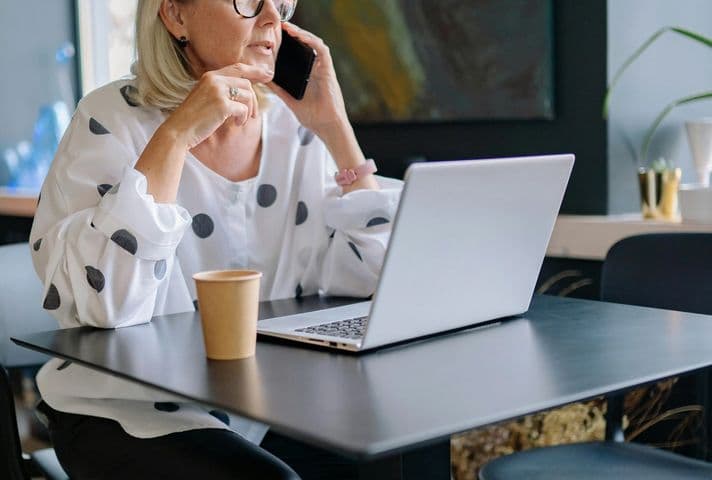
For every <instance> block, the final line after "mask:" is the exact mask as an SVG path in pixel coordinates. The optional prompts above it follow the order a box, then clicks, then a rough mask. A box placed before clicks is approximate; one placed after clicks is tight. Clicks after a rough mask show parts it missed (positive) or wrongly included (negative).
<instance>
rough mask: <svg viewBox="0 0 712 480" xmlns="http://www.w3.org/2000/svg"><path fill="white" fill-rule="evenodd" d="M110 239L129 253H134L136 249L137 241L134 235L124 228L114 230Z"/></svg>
mask: <svg viewBox="0 0 712 480" xmlns="http://www.w3.org/2000/svg"><path fill="white" fill-rule="evenodd" d="M111 240H113V241H114V243H116V244H117V245H118V246H119V247H121V248H123V249H124V250H126V251H127V252H129V253H130V254H131V255H136V251H137V250H138V242H137V241H136V237H134V236H133V235H131V233H129V231H128V230H124V229H123V228H122V229H121V230H117V231H115V232H114V234H113V235H112V236H111Z"/></svg>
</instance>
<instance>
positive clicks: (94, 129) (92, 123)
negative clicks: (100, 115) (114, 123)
mask: <svg viewBox="0 0 712 480" xmlns="http://www.w3.org/2000/svg"><path fill="white" fill-rule="evenodd" d="M89 130H90V131H91V133H93V134H94V135H106V134H107V133H109V131H108V130H107V129H106V128H105V127H104V125H102V124H101V123H99V122H97V121H96V120H95V119H94V117H92V118H90V119H89Z"/></svg>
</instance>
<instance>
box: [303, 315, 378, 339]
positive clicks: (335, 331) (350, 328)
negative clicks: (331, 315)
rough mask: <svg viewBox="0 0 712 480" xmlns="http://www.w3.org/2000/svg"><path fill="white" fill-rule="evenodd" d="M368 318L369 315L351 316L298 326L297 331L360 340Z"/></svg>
mask: <svg viewBox="0 0 712 480" xmlns="http://www.w3.org/2000/svg"><path fill="white" fill-rule="evenodd" d="M367 318H368V317H356V318H349V319H348V320H338V321H336V322H329V323H322V324H321V325H314V326H312V327H304V328H297V329H295V331H297V332H303V333H316V334H317V335H328V336H330V337H340V338H350V339H354V340H358V339H359V338H362V337H363V334H364V332H365V330H366V319H367Z"/></svg>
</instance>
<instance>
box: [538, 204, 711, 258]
mask: <svg viewBox="0 0 712 480" xmlns="http://www.w3.org/2000/svg"><path fill="white" fill-rule="evenodd" d="M663 232H712V224H701V223H671V222H662V221H657V220H643V218H642V216H641V215H640V214H621V215H605V216H595V215H559V217H558V219H557V220H556V225H555V226H554V232H553V233H552V235H551V240H550V241H549V247H548V248H547V251H546V255H547V256H549V257H560V258H578V259H582V260H603V259H604V258H605V257H606V253H608V250H609V249H610V248H611V247H612V246H613V244H614V243H616V242H617V241H618V240H621V239H622V238H625V237H629V236H631V235H637V234H641V233H663Z"/></svg>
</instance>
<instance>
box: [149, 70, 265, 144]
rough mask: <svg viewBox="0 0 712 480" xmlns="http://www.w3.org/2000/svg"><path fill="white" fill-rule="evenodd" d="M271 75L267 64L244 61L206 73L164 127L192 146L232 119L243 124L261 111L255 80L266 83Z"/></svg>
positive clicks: (238, 123)
mask: <svg viewBox="0 0 712 480" xmlns="http://www.w3.org/2000/svg"><path fill="white" fill-rule="evenodd" d="M272 75H273V72H272V71H271V70H270V69H269V68H268V67H267V66H266V65H247V64H244V63H237V64H235V65H229V66H227V67H224V68H221V69H220V70H214V71H209V72H206V73H204V74H203V75H202V76H201V77H200V79H199V80H198V82H197V83H196V84H195V86H194V87H193V90H191V92H190V94H188V96H187V97H186V99H185V100H184V101H183V103H182V104H181V105H180V106H179V107H178V108H177V109H175V111H174V112H173V113H171V115H170V116H169V117H168V119H167V120H166V121H165V122H164V123H163V125H162V126H161V129H162V130H164V131H169V132H171V133H172V136H173V137H174V138H176V139H177V140H179V141H181V142H182V143H184V145H185V147H186V148H187V149H191V148H193V147H195V146H197V145H198V144H200V143H201V142H202V141H203V140H205V139H206V138H208V137H209V136H210V135H212V134H213V132H215V130H217V129H218V128H219V127H220V126H221V125H222V124H223V123H225V122H226V121H227V120H228V119H230V118H232V119H233V120H234V121H235V123H236V124H237V125H240V126H242V125H244V124H245V123H246V122H247V120H249V119H250V118H251V117H252V118H254V117H256V116H257V115H258V114H259V111H258V106H257V96H256V95H255V91H254V90H253V88H252V83H253V82H255V83H265V82H267V81H269V80H270V79H271V78H272ZM231 90H232V92H233V93H236V95H231Z"/></svg>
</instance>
